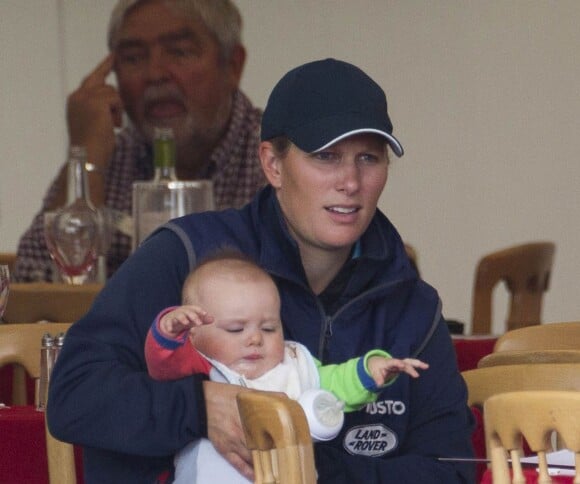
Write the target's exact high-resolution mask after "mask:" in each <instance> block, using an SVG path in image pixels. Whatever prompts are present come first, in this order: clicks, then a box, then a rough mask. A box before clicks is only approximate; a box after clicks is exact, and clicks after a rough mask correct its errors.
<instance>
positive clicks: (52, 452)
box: [0, 323, 76, 484]
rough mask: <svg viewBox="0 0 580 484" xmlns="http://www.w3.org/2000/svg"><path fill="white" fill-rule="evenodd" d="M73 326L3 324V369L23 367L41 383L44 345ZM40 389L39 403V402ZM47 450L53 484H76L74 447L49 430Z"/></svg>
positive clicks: (0, 359) (0, 335)
mask: <svg viewBox="0 0 580 484" xmlns="http://www.w3.org/2000/svg"><path fill="white" fill-rule="evenodd" d="M70 326H71V325H70V323H36V324H2V325H0V366H2V365H4V364H7V363H17V364H19V365H22V366H23V367H24V368H25V369H26V371H27V372H28V373H29V374H30V375H31V376H32V377H33V378H34V379H35V380H36V381H39V379H40V345H41V339H42V336H43V335H44V334H45V333H50V334H52V335H55V334H59V333H62V332H66V331H67V330H68V328H70ZM38 391H39V385H38V384H37V385H36V393H37V394H36V396H35V400H38ZM46 450H47V457H48V474H49V481H50V484H76V471H75V461H74V451H73V446H72V445H71V444H67V443H64V442H61V441H59V440H57V439H55V438H54V437H53V436H52V435H51V434H50V432H49V430H48V427H46Z"/></svg>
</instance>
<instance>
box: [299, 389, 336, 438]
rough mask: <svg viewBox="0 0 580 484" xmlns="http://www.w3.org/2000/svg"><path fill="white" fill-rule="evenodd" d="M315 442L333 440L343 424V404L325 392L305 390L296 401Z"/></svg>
mask: <svg viewBox="0 0 580 484" xmlns="http://www.w3.org/2000/svg"><path fill="white" fill-rule="evenodd" d="M298 403H299V404H300V405H301V406H302V408H303V409H304V413H305V414H306V420H308V425H309V427H310V435H311V436H312V438H313V439H314V440H315V441H319V442H322V441H326V440H331V439H334V437H336V436H337V435H338V433H339V432H340V429H341V428H342V425H343V423H344V403H343V402H341V401H340V400H339V399H338V398H336V396H335V395H334V394H332V393H331V392H329V391H327V390H322V389H316V388H313V389H310V390H306V391H305V392H304V393H303V394H302V395H301V396H300V398H299V399H298Z"/></svg>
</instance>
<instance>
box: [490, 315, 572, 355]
mask: <svg viewBox="0 0 580 484" xmlns="http://www.w3.org/2000/svg"><path fill="white" fill-rule="evenodd" d="M524 350H525V351H529V350H580V321H571V322H567V323H545V324H540V325H537V326H529V327H526V328H520V329H514V330H512V331H508V332H507V333H505V334H503V335H502V336H500V337H499V338H498V339H497V341H496V342H495V345H494V347H493V351H494V353H495V352H500V351H501V352H503V351H524Z"/></svg>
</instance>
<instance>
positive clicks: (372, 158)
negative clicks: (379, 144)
mask: <svg viewBox="0 0 580 484" xmlns="http://www.w3.org/2000/svg"><path fill="white" fill-rule="evenodd" d="M358 159H359V161H362V162H363V163H367V164H374V163H379V162H380V161H381V159H382V158H381V157H379V156H377V155H375V154H373V153H363V154H362V155H360V156H359V157H358Z"/></svg>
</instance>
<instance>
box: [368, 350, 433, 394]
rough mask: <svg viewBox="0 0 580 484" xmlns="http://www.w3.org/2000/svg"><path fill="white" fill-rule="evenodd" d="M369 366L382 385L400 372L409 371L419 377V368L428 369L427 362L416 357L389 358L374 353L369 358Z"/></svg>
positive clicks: (375, 380)
mask: <svg viewBox="0 0 580 484" xmlns="http://www.w3.org/2000/svg"><path fill="white" fill-rule="evenodd" d="M367 368H368V371H369V372H370V374H371V376H372V378H373V380H374V382H375V384H376V385H377V386H378V387H382V386H383V385H386V384H387V383H389V382H390V380H392V379H393V378H395V377H396V376H397V375H398V374H399V373H407V374H408V375H410V376H411V377H413V378H418V377H419V372H418V371H417V369H420V370H426V369H427V368H429V365H428V364H427V363H424V362H423V361H421V360H417V359H415V358H404V359H402V360H401V359H398V358H387V357H384V356H379V355H372V356H370V357H369V358H368V360H367Z"/></svg>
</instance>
